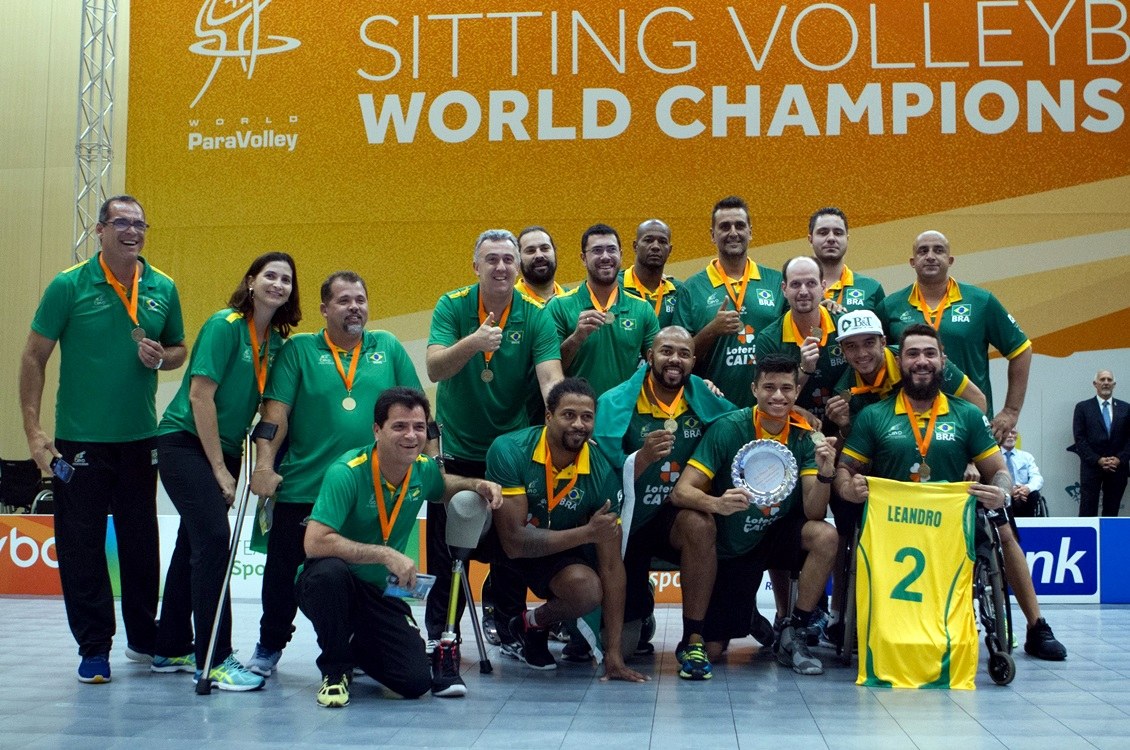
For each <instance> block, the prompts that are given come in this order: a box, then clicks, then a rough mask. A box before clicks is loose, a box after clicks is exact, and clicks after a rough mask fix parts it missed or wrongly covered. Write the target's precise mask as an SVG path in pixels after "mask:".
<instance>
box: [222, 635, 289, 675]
mask: <svg viewBox="0 0 1130 750" xmlns="http://www.w3.org/2000/svg"><path fill="white" fill-rule="evenodd" d="M281 658H282V650H281V649H280V650H278V651H272V650H271V649H269V648H263V645H262V644H260V643H256V644H255V653H254V654H252V656H251V658H250V659H248V660H247V664H246V665H245V666H246V667H247V669H249V670H251V671H252V672H254V673H255V674H257V675H261V676H263V677H270V676H271V675H272V674H274V673H275V671H276V669H277V668H278V666H279V659H281ZM213 671H215V670H213Z"/></svg>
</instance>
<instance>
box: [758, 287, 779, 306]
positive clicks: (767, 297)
mask: <svg viewBox="0 0 1130 750" xmlns="http://www.w3.org/2000/svg"><path fill="white" fill-rule="evenodd" d="M757 304H759V305H761V306H762V307H775V306H776V305H777V302H776V300H775V299H774V297H773V292H771V291H769V290H768V289H758V290H757Z"/></svg>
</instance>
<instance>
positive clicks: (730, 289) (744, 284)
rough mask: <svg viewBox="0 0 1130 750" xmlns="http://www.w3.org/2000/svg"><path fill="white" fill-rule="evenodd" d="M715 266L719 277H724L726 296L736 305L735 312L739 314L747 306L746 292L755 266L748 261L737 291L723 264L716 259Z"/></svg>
mask: <svg viewBox="0 0 1130 750" xmlns="http://www.w3.org/2000/svg"><path fill="white" fill-rule="evenodd" d="M711 262H712V263H713V264H714V269H715V270H716V271H718V275H719V276H721V277H722V283H723V284H725V285H726V294H728V295H730V301H731V302H733V303H734V310H736V311H737V312H739V313H740V312H741V311H742V305H743V304H745V292H746V289H748V288H749V277H750V269H751V267H752V266H753V263H752V261H750V260H749V259H746V262H745V271H743V272H742V278H741V281H739V282H738V288H737V289H736V290H735V288H734V285H733V284H732V283H731V282H730V277H729V276H728V275H727V274H726V271H725V270H724V269H723V268H722V264H721V263H719V262H718V259H717V258H715V259H714V260H713V261H711Z"/></svg>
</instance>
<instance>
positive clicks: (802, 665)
mask: <svg viewBox="0 0 1130 750" xmlns="http://www.w3.org/2000/svg"><path fill="white" fill-rule="evenodd" d="M809 635H810V633H809V629H808V628H802V627H800V626H798V625H797V624H796V622H795V621H794V620H792V619H790V620H789V623H788V624H787V625H785V629H784V630H782V631H781V645H780V647H779V648H778V649H777V661H778V662H779V663H780V664H782V665H783V666H786V667H792V670H793V671H794V672H796V673H797V674H805V675H814V674H824V665H823V664H821V663H820V660H819V659H817V658H816V657H815V656H813V655H812V652H811V651H809V650H808V638H809Z"/></svg>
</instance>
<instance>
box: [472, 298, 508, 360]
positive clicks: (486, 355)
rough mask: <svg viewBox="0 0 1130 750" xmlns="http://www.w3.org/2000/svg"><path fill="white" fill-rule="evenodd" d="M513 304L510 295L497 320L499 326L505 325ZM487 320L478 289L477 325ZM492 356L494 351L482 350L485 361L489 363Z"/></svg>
mask: <svg viewBox="0 0 1130 750" xmlns="http://www.w3.org/2000/svg"><path fill="white" fill-rule="evenodd" d="M513 305H514V297H513V295H511V297H510V301H509V302H507V303H506V309H505V310H503V311H502V319H501V320H499V321H498V327H499V328H505V327H506V319H507V318H509V317H510V308H511V307H512V306H513ZM486 322H487V309H486V307H485V306H484V305H483V291H482V290H481V289H480V290H479V325H482V324H483V323H486ZM493 356H494V352H483V359H485V360H486V363H487V364H488V365H489V364H490V358H491V357H493Z"/></svg>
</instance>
